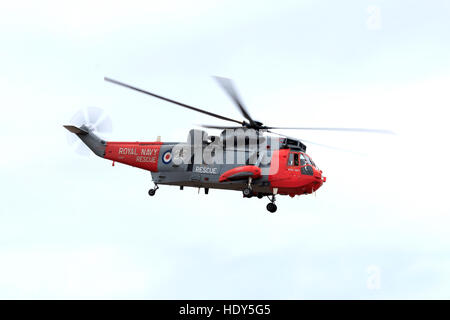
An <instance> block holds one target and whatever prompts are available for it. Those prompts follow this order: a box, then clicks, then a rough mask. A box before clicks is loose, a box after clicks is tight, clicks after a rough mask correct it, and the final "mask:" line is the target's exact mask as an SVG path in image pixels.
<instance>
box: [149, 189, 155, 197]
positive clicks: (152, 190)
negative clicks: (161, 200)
mask: <svg viewBox="0 0 450 320" xmlns="http://www.w3.org/2000/svg"><path fill="white" fill-rule="evenodd" d="M155 193H156V190H155V189H150V190H148V195H149V196H151V197H153V196H154V195H155Z"/></svg>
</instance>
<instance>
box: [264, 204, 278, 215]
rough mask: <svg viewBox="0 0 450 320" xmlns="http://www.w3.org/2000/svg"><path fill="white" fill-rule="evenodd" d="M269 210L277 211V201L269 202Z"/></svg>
mask: <svg viewBox="0 0 450 320" xmlns="http://www.w3.org/2000/svg"><path fill="white" fill-rule="evenodd" d="M266 208H267V211H269V212H271V213H274V212H275V211H277V205H276V204H275V203H272V202H269V203H268V204H267V207H266Z"/></svg>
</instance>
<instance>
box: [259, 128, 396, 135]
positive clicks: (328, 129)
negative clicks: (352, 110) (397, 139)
mask: <svg viewBox="0 0 450 320" xmlns="http://www.w3.org/2000/svg"><path fill="white" fill-rule="evenodd" d="M266 128H267V129H293V130H322V131H347V132H373V133H383V134H395V133H394V132H392V131H390V130H384V129H367V128H304V127H266Z"/></svg>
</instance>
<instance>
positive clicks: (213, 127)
mask: <svg viewBox="0 0 450 320" xmlns="http://www.w3.org/2000/svg"><path fill="white" fill-rule="evenodd" d="M199 126H200V127H202V128H207V129H242V128H245V127H243V126H240V127H233V126H214V125H207V124H199Z"/></svg>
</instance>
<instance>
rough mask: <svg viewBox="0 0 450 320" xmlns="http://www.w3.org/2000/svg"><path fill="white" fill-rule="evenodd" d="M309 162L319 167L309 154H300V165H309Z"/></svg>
mask: <svg viewBox="0 0 450 320" xmlns="http://www.w3.org/2000/svg"><path fill="white" fill-rule="evenodd" d="M307 164H308V165H310V166H313V167H314V168H316V169H319V168H318V167H317V166H316V164H315V163H314V161H312V159H311V158H310V157H309V156H308V155H307V154H304V153H302V154H301V155H300V165H301V166H304V165H307Z"/></svg>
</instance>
